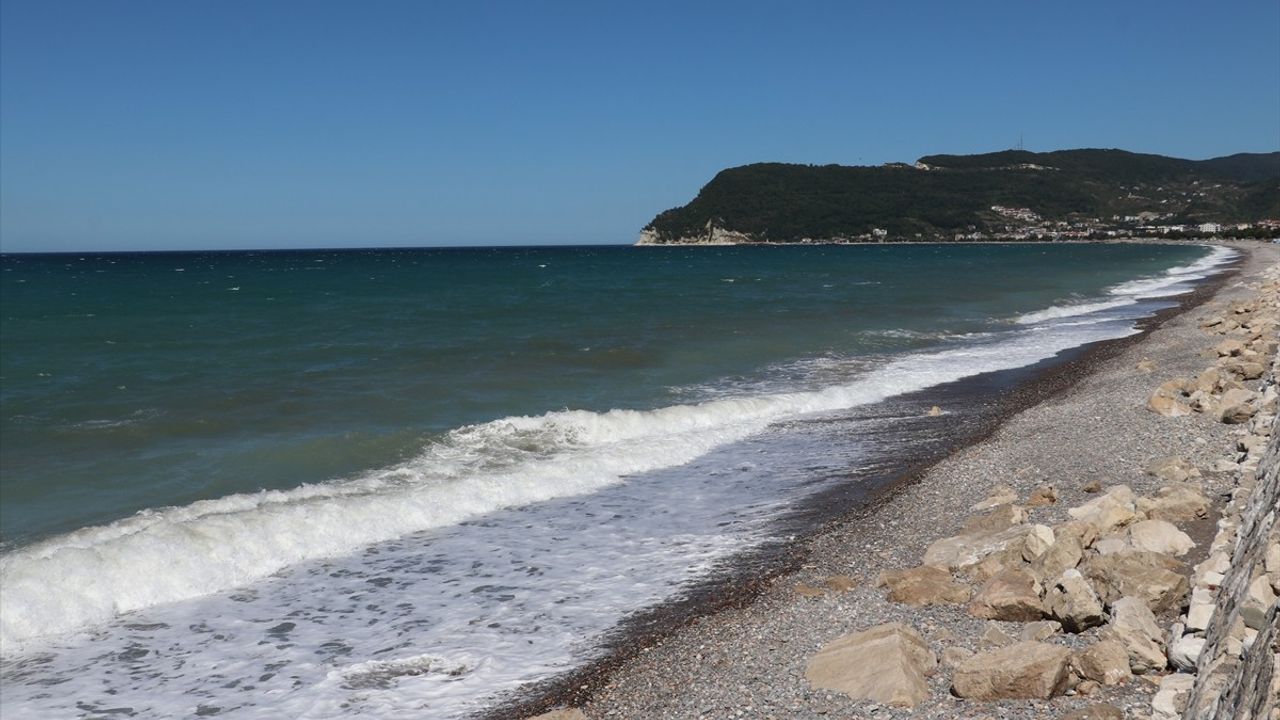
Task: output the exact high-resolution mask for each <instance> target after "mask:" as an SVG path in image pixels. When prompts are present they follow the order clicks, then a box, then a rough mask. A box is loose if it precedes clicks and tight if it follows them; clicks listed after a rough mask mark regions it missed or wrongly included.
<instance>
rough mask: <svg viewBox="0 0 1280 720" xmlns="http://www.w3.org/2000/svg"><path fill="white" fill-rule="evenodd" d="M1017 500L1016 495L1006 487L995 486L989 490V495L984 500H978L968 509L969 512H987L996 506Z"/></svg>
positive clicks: (1011, 489)
mask: <svg viewBox="0 0 1280 720" xmlns="http://www.w3.org/2000/svg"><path fill="white" fill-rule="evenodd" d="M1017 499H1018V493H1016V492H1014V490H1013V488H1011V487H1009V486H1008V485H996V486H995V487H993V488H991V494H990V495H988V496H987V497H986V498H985V499H983V500H979V501H978V502H976V503H974V504H973V505H972V506H970V507H969V509H970V510H988V509H990V508H993V507H996V506H997V505H1007V504H1009V503H1011V502H1013V501H1014V500H1017Z"/></svg>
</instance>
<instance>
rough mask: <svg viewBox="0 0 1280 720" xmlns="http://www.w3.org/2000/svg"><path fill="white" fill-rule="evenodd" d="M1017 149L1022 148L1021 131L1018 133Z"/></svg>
mask: <svg viewBox="0 0 1280 720" xmlns="http://www.w3.org/2000/svg"><path fill="white" fill-rule="evenodd" d="M1018 149H1019V150H1021V149H1022V133H1018Z"/></svg>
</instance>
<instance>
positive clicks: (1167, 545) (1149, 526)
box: [1129, 520, 1196, 557]
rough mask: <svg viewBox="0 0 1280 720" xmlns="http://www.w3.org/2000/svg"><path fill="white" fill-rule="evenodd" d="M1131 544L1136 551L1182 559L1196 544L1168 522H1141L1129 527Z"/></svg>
mask: <svg viewBox="0 0 1280 720" xmlns="http://www.w3.org/2000/svg"><path fill="white" fill-rule="evenodd" d="M1129 544H1130V545H1132V546H1133V547H1134V549H1135V550H1146V551H1147V552H1154V553H1163V554H1165V555H1172V556H1174V557H1181V556H1183V555H1186V554H1187V553H1188V552H1190V551H1191V548H1193V547H1195V546H1196V544H1195V543H1194V542H1192V540H1191V536H1190V535H1187V534H1186V533H1184V532H1182V531H1181V530H1179V529H1178V528H1177V526H1176V525H1174V524H1173V523H1171V522H1169V521H1167V520H1140V521H1138V522H1136V523H1134V524H1132V525H1130V526H1129Z"/></svg>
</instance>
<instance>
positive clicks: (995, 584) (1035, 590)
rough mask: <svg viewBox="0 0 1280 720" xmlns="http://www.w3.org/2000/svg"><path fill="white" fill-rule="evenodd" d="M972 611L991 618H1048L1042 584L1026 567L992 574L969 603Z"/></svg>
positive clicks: (1022, 619)
mask: <svg viewBox="0 0 1280 720" xmlns="http://www.w3.org/2000/svg"><path fill="white" fill-rule="evenodd" d="M968 611H969V614H970V615H972V616H974V617H979V618H985V619H987V620H1004V621H1006V622H1029V621H1032V620H1039V619H1040V618H1042V617H1044V606H1043V605H1041V603H1040V589H1039V583H1037V582H1036V579H1035V577H1034V576H1033V575H1032V574H1031V573H1029V572H1027V571H1025V570H1005V571H1004V572H1002V573H1000V574H998V575H996V576H994V577H992V578H991V579H990V580H988V581H987V582H986V584H984V585H983V586H982V588H981V589H980V590H978V593H977V595H975V596H974V597H973V600H972V601H970V603H969V608H968Z"/></svg>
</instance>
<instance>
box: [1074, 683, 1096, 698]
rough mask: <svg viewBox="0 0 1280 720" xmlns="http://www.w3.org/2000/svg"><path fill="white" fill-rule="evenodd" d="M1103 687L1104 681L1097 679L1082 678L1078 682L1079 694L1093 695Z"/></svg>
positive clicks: (1077, 691) (1077, 692) (1077, 690)
mask: <svg viewBox="0 0 1280 720" xmlns="http://www.w3.org/2000/svg"><path fill="white" fill-rule="evenodd" d="M1101 688H1102V683H1100V682H1098V681H1097V680H1081V681H1080V682H1078V683H1076V694H1077V695H1082V696H1084V695H1092V694H1094V693H1096V692H1098V690H1100V689H1101Z"/></svg>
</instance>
